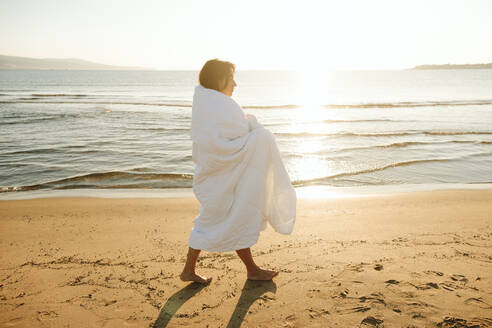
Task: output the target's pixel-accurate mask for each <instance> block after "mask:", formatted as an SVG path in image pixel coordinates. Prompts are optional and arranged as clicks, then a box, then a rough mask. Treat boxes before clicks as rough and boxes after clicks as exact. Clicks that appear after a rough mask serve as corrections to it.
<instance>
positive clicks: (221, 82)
mask: <svg viewBox="0 0 492 328" xmlns="http://www.w3.org/2000/svg"><path fill="white" fill-rule="evenodd" d="M226 86H227V80H226V78H223V79H221V80H219V89H220V90H221V91H222V90H224V89H225V88H226Z"/></svg>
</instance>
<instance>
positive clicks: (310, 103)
mask: <svg viewBox="0 0 492 328" xmlns="http://www.w3.org/2000/svg"><path fill="white" fill-rule="evenodd" d="M197 76H198V72H196V71H68V70H67V71H64V70H60V71H58V70H46V71H41V70H3V71H0V193H2V194H10V193H19V192H23V191H29V190H61V189H64V190H66V189H167V188H191V186H192V178H193V162H192V157H191V148H192V147H191V140H190V136H189V128H190V123H191V101H192V96H193V90H194V87H195V85H196V84H197ZM236 82H237V84H238V87H237V88H236V91H235V93H234V95H233V98H234V99H235V100H236V101H237V102H238V103H239V104H240V105H241V106H242V107H243V108H244V110H245V112H247V113H250V114H253V115H255V116H256V117H257V118H258V121H259V122H261V123H262V124H263V125H264V126H265V127H266V128H267V129H269V130H270V131H272V132H273V133H274V135H275V138H276V140H277V143H278V146H279V149H280V152H281V155H282V158H283V160H284V163H285V166H286V168H287V171H288V172H289V175H290V177H291V180H292V183H293V185H294V186H296V187H300V186H312V185H315V186H331V187H357V186H370V185H371V186H373V185H377V186H381V185H415V184H456V183H460V184H484V183H492V70H401V71H333V72H324V73H318V72H305V73H297V72H289V71H238V72H237V73H236Z"/></svg>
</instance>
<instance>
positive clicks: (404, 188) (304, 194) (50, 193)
mask: <svg viewBox="0 0 492 328" xmlns="http://www.w3.org/2000/svg"><path fill="white" fill-rule="evenodd" d="M491 189H492V183H473V184H471V183H439V184H399V185H370V186H355V187H332V186H320V185H313V186H304V187H296V188H295V190H296V193H297V197H298V198H299V199H304V198H308V199H323V198H351V197H361V196H380V195H388V194H398V193H407V192H422V191H423V192H425V191H443V190H491ZM64 197H71V198H73V197H95V198H183V197H195V196H194V194H193V190H192V188H166V189H116V188H115V189H90V188H87V189H63V190H32V191H11V192H5V193H0V201H4V200H22V199H37V198H64Z"/></svg>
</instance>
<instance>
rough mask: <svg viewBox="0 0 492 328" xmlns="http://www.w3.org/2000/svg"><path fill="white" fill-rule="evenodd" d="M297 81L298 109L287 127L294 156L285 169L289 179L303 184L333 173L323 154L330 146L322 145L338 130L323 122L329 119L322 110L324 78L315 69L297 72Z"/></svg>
mask: <svg viewBox="0 0 492 328" xmlns="http://www.w3.org/2000/svg"><path fill="white" fill-rule="evenodd" d="M299 82H300V83H299V90H298V94H297V97H298V99H297V103H298V104H300V106H301V107H300V108H296V109H295V110H293V111H292V117H291V124H290V126H289V132H290V133H292V135H293V136H294V137H293V138H296V140H295V141H293V142H292V145H293V148H294V149H293V150H294V152H295V153H296V154H298V156H296V157H295V158H293V159H292V160H291V161H290V165H289V166H290V171H291V173H292V176H293V178H294V179H293V180H295V181H297V182H299V181H302V182H307V181H309V180H312V179H319V178H323V177H328V176H331V175H333V174H335V173H336V172H335V167H334V162H333V161H332V160H330V159H329V154H327V153H326V150H327V148H328V149H330V148H332V147H331V146H328V145H327V144H326V143H328V142H329V143H333V142H336V139H335V138H329V137H328V136H329V135H330V134H335V133H337V131H338V130H339V127H338V126H337V125H336V124H327V123H326V122H325V121H326V120H333V118H330V111H329V110H328V109H327V108H324V107H323V105H324V104H325V103H326V99H327V98H328V96H329V95H327V92H328V89H329V88H328V81H327V76H326V75H325V74H320V73H319V72H317V71H316V70H306V71H302V72H300V73H299ZM337 119H338V118H337ZM296 134H302V135H303V136H302V138H301V137H300V136H296Z"/></svg>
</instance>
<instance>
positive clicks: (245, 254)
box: [236, 248, 278, 280]
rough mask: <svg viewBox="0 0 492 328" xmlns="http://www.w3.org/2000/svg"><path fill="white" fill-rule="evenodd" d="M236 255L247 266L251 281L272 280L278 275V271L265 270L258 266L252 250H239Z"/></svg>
mask: <svg viewBox="0 0 492 328" xmlns="http://www.w3.org/2000/svg"><path fill="white" fill-rule="evenodd" d="M236 253H237V255H238V256H239V258H240V259H241V260H242V261H243V263H244V265H245V266H246V270H247V271H248V279H249V280H272V279H273V277H275V276H276V275H278V271H270V270H263V269H261V268H260V267H259V266H257V265H256V263H255V261H254V260H253V256H252V255H251V249H250V248H244V249H239V250H237V251H236Z"/></svg>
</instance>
